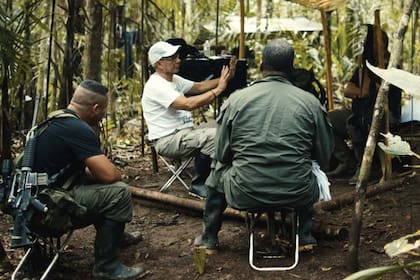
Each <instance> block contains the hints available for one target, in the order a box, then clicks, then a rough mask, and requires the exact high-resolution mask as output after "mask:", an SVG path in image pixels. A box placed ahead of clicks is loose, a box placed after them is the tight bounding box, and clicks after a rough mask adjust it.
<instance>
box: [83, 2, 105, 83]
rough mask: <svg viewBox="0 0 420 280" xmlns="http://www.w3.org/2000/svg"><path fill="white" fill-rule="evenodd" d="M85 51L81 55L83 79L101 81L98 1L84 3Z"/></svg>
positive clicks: (100, 29) (100, 14) (100, 28)
mask: <svg viewBox="0 0 420 280" xmlns="http://www.w3.org/2000/svg"><path fill="white" fill-rule="evenodd" d="M86 13H87V14H86V31H85V50H84V54H83V70H84V78H85V79H92V80H96V81H98V82H100V81H101V65H102V63H101V54H102V33H103V32H102V30H103V26H102V4H101V3H100V1H98V0H87V1H86Z"/></svg>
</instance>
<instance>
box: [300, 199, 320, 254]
mask: <svg viewBox="0 0 420 280" xmlns="http://www.w3.org/2000/svg"><path fill="white" fill-rule="evenodd" d="M313 213H314V209H313V207H310V208H308V209H301V210H300V211H299V250H300V251H312V250H313V249H314V247H315V246H316V245H317V242H316V239H315V237H313V235H312V217H313Z"/></svg>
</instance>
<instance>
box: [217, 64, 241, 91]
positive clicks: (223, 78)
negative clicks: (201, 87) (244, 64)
mask: <svg viewBox="0 0 420 280" xmlns="http://www.w3.org/2000/svg"><path fill="white" fill-rule="evenodd" d="M235 67H236V66H235ZM230 73H231V71H230V69H229V67H228V66H227V65H223V67H222V71H221V72H220V78H219V82H218V84H217V87H216V88H215V89H214V92H215V95H216V96H219V95H220V94H221V93H222V92H223V91H224V90H225V89H226V87H227V84H228V81H229V80H230V79H231V74H230Z"/></svg>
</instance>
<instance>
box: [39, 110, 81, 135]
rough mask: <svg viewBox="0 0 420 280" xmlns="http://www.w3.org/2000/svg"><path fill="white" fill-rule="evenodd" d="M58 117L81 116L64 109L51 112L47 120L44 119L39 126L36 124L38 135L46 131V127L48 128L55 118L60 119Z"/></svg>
mask: <svg viewBox="0 0 420 280" xmlns="http://www.w3.org/2000/svg"><path fill="white" fill-rule="evenodd" d="M58 118H76V119H78V118H79V117H78V116H77V115H76V114H73V113H70V112H67V111H65V110H64V109H61V110H57V111H54V112H51V113H50V114H48V117H47V118H46V119H45V120H43V121H42V122H40V123H39V124H38V125H37V126H35V128H36V129H37V130H38V131H37V135H40V134H41V133H43V132H44V131H45V129H47V127H48V125H49V124H50V123H51V121H52V120H54V119H58Z"/></svg>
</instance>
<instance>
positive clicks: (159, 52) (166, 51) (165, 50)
mask: <svg viewBox="0 0 420 280" xmlns="http://www.w3.org/2000/svg"><path fill="white" fill-rule="evenodd" d="M180 47H181V46H180V45H176V46H174V45H171V44H169V43H167V42H164V41H160V42H157V43H155V44H154V45H153V46H151V47H150V49H149V53H148V55H149V62H150V64H151V65H152V66H153V67H155V64H156V62H158V61H159V60H160V59H161V58H163V57H169V56H172V55H174V54H176V52H177V51H178V49H179V48H180Z"/></svg>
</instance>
